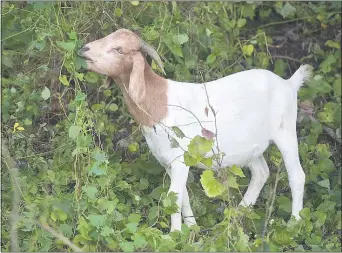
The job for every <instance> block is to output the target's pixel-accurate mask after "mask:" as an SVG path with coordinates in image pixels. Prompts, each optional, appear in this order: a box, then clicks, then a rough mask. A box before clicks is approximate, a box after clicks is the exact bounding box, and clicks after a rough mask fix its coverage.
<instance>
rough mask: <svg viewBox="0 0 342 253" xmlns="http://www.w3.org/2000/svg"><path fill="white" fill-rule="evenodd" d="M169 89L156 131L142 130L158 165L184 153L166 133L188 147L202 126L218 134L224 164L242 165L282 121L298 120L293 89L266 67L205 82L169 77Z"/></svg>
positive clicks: (260, 150) (257, 153)
mask: <svg viewBox="0 0 342 253" xmlns="http://www.w3.org/2000/svg"><path fill="white" fill-rule="evenodd" d="M205 87H206V89H205ZM168 88H169V89H168V104H169V113H168V116H167V117H166V118H165V119H164V120H163V121H162V124H161V125H159V126H158V127H157V129H156V131H151V129H148V128H145V134H144V135H145V137H146V140H147V143H148V145H149V146H150V149H151V151H152V153H153V154H154V155H155V156H156V157H157V159H158V160H159V161H160V162H161V163H162V164H168V163H171V162H172V161H173V160H174V159H175V158H176V157H178V156H181V155H182V153H183V152H184V151H183V150H182V149H180V148H171V147H170V141H169V140H170V138H169V136H172V137H173V138H176V139H177V141H178V142H179V144H180V146H181V147H182V148H183V149H187V145H188V144H189V141H190V139H191V138H193V137H194V136H196V135H202V132H201V130H202V127H204V128H205V129H207V130H209V131H211V132H213V133H217V141H218V145H219V149H220V151H221V152H224V153H225V157H224V160H223V163H224V165H225V166H229V165H232V164H237V165H246V164H247V163H248V162H249V161H250V160H251V159H253V158H255V157H258V156H260V155H261V154H262V153H263V152H264V151H265V149H266V148H267V147H268V145H269V142H270V141H271V140H272V136H273V134H275V133H276V132H277V128H279V127H280V126H281V125H282V121H284V119H285V120H288V121H291V122H292V121H294V122H295V120H296V113H297V111H296V110H297V105H296V97H297V92H296V90H295V89H293V88H292V87H291V86H290V82H289V80H284V79H282V78H280V77H279V76H277V75H275V74H273V73H272V72H270V71H267V70H257V69H256V70H249V71H244V72H239V73H236V74H233V75H229V76H227V77H224V78H221V79H218V80H215V81H212V82H208V83H206V84H194V83H181V82H175V81H172V80H168ZM211 108H212V109H213V110H214V112H215V115H214V113H213V112H212V109H211ZM198 121H200V122H201V124H199V123H198ZM215 122H216V123H215ZM292 123H293V122H292ZM292 123H291V124H292ZM291 124H290V125H291ZM162 125H164V126H162ZM172 126H178V127H179V128H180V129H181V130H182V132H183V133H184V134H185V136H186V137H189V138H182V139H179V138H177V137H176V136H175V134H174V133H173V132H172V131H170V129H169V128H168V127H172ZM216 144H217V142H215V148H214V151H215V153H216V152H217V148H216ZM208 155H211V154H208Z"/></svg>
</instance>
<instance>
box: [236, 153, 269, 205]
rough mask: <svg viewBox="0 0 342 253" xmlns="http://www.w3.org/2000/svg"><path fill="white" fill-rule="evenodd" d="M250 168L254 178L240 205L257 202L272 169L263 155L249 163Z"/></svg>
mask: <svg viewBox="0 0 342 253" xmlns="http://www.w3.org/2000/svg"><path fill="white" fill-rule="evenodd" d="M249 169H250V171H251V174H252V178H251V181H250V183H249V185H248V188H247V191H246V193H245V194H244V196H243V199H242V200H241V202H240V205H242V206H249V205H254V204H255V202H256V200H257V198H258V197H259V194H260V192H261V189H262V188H263V187H264V185H265V183H266V181H267V179H268V177H269V174H270V170H269V168H268V166H267V163H266V161H265V158H264V156H263V155H261V156H259V157H258V158H256V159H254V160H253V161H252V162H251V163H250V164H249Z"/></svg>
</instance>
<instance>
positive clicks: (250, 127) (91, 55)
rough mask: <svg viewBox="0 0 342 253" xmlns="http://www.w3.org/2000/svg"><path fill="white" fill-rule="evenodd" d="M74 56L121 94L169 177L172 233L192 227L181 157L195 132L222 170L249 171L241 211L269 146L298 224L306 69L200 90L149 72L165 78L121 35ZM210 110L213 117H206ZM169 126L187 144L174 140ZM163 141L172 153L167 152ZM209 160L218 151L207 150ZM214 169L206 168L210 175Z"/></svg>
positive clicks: (259, 178) (252, 195) (147, 50)
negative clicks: (210, 141) (278, 159)
mask: <svg viewBox="0 0 342 253" xmlns="http://www.w3.org/2000/svg"><path fill="white" fill-rule="evenodd" d="M78 54H79V55H80V56H81V57H84V58H85V59H86V62H87V69H88V70H90V71H94V72H97V73H99V74H103V75H106V76H109V77H111V78H112V79H113V80H114V81H115V83H116V84H117V85H118V86H119V87H120V89H121V91H122V93H123V97H124V100H125V104H126V105H127V107H128V110H129V112H130V113H131V114H132V116H133V117H134V119H135V120H136V122H137V123H139V124H141V125H142V132H143V135H144V137H145V139H146V142H147V144H148V146H149V149H150V150H151V152H152V154H153V155H154V156H155V157H156V159H157V160H158V161H159V163H160V164H161V165H162V166H163V167H165V169H166V171H167V173H168V174H169V176H170V178H171V185H170V188H169V192H171V191H172V192H175V193H176V194H177V201H176V203H177V205H178V207H179V209H178V212H176V213H174V214H172V215H171V231H174V230H181V224H182V217H183V219H184V223H185V224H187V225H192V224H196V220H195V218H194V216H193V211H192V209H191V206H190V203H189V195H188V191H187V188H186V181H187V178H188V172H189V167H188V166H186V165H185V163H184V158H183V154H184V150H186V149H187V146H188V144H189V142H190V139H192V138H193V137H194V136H196V135H201V130H202V128H205V129H207V130H209V131H211V132H215V133H216V141H217V142H219V149H220V151H221V152H224V153H225V156H223V158H222V166H223V167H227V166H232V165H237V166H248V167H249V169H250V171H251V180H250V183H249V186H248V188H247V191H246V193H245V194H244V196H243V198H242V201H241V203H240V205H243V206H249V205H253V204H255V202H256V200H257V198H258V196H259V194H260V191H261V189H262V188H263V186H264V184H265V183H266V180H267V178H268V176H269V168H268V166H267V163H266V161H265V158H264V156H263V153H264V151H265V150H266V149H267V147H268V146H269V144H270V142H271V141H273V142H274V143H275V144H276V145H277V147H278V148H279V150H280V152H281V154H282V157H283V159H284V161H285V167H286V170H287V173H288V178H289V184H290V188H291V193H292V215H293V216H295V217H296V218H300V217H299V211H300V210H301V209H302V208H303V194H304V184H305V174H304V172H303V168H302V166H301V164H300V161H299V155H298V142H297V133H296V118H297V92H298V90H299V88H300V87H301V85H302V84H303V83H304V81H307V80H309V79H310V77H311V72H312V68H311V67H310V66H309V65H303V66H301V67H300V68H299V69H298V70H297V71H296V72H295V73H294V74H293V75H292V77H291V78H290V79H288V80H284V79H282V78H281V77H279V76H277V75H276V74H274V73H272V72H271V71H268V70H262V69H252V70H247V71H242V72H239V73H235V74H232V75H229V76H226V77H223V78H220V79H218V80H215V81H211V82H207V83H203V84H200V83H184V82H176V81H172V80H169V79H165V78H163V77H161V76H159V75H157V74H156V73H155V72H154V71H153V70H152V69H151V67H150V66H149V64H148V63H147V61H146V60H145V57H144V56H145V54H148V55H150V56H151V58H152V59H153V60H155V61H156V63H157V64H158V66H159V67H160V68H161V69H162V70H163V71H164V69H163V65H162V62H161V59H160V57H159V56H158V54H157V52H156V50H154V49H153V47H152V46H150V45H148V44H147V43H146V42H144V41H143V40H142V39H141V38H139V37H138V36H137V35H136V34H134V33H133V32H131V31H130V30H127V29H119V30H117V31H115V32H113V33H111V34H109V35H107V36H106V37H103V38H101V39H98V40H95V41H93V42H90V43H88V44H86V45H84V47H83V48H82V49H80V51H79V52H78ZM209 103H210V106H211V107H212V108H213V110H214V111H211V112H210V111H209V113H208V110H205V108H206V107H207V106H208V105H209ZM215 112H216V113H215ZM215 120H216V124H215ZM172 126H178V127H179V129H181V131H182V132H183V133H184V134H185V136H187V137H189V138H178V137H177V136H176V135H175V133H174V132H173V131H172V130H170V129H171V127H172ZM216 129H217V131H216ZM170 136H171V137H172V138H175V139H176V140H177V141H178V143H179V147H176V148H174V147H173V148H172V147H171V145H170V138H169V137H170ZM214 146H215V145H214ZM213 152H215V153H218V149H217V148H216V147H214V148H213ZM212 154H213V153H211V152H208V155H212ZM218 167H219V166H218V164H214V165H213V169H218Z"/></svg>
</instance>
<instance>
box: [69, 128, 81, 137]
mask: <svg viewBox="0 0 342 253" xmlns="http://www.w3.org/2000/svg"><path fill="white" fill-rule="evenodd" d="M80 131H81V128H80V127H79V126H76V125H71V126H70V127H69V137H70V138H71V139H73V140H75V139H76V138H77V136H78V135H79V133H80Z"/></svg>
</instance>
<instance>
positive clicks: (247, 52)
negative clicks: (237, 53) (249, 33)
mask: <svg viewBox="0 0 342 253" xmlns="http://www.w3.org/2000/svg"><path fill="white" fill-rule="evenodd" d="M253 51H254V46H253V45H252V44H249V45H244V46H243V47H242V53H243V54H244V55H247V56H251V55H252V53H253Z"/></svg>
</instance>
